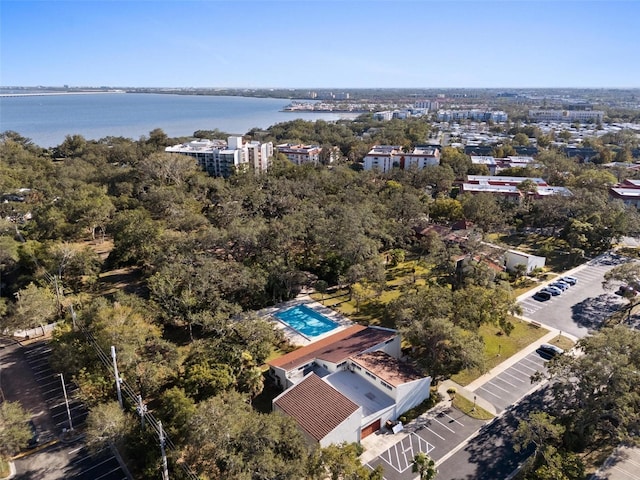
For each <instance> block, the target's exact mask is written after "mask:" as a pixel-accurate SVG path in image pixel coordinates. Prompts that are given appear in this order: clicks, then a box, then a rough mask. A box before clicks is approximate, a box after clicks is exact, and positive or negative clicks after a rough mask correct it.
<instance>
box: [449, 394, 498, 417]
mask: <svg viewBox="0 0 640 480" xmlns="http://www.w3.org/2000/svg"><path fill="white" fill-rule="evenodd" d="M452 405H453V406H454V407H456V408H457V409H458V410H460V411H461V412H462V413H464V414H466V415H469V416H470V417H471V418H477V419H478V420H491V419H492V418H493V415H492V414H491V413H489V412H487V411H486V410H485V409H484V408H482V407H479V406H478V405H476V406H475V407H474V405H473V402H472V401H470V400H468V399H466V398H464V397H463V396H462V395H456V396H455V398H454V399H453V402H452Z"/></svg>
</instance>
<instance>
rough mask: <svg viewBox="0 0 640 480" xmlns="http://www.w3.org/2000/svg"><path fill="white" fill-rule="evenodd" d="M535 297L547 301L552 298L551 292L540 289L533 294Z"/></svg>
mask: <svg viewBox="0 0 640 480" xmlns="http://www.w3.org/2000/svg"><path fill="white" fill-rule="evenodd" d="M533 298H535V299H536V300H538V301H539V302H546V301H547V300H550V299H551V294H550V293H549V292H544V291H542V290H540V291H539V292H537V293H536V294H535V295H534V296H533Z"/></svg>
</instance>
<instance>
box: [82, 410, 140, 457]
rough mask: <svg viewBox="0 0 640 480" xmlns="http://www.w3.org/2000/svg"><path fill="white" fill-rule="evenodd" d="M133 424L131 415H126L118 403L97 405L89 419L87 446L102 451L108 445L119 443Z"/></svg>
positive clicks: (90, 413)
mask: <svg viewBox="0 0 640 480" xmlns="http://www.w3.org/2000/svg"><path fill="white" fill-rule="evenodd" d="M133 424H134V421H133V418H131V415H129V414H127V413H125V412H124V411H123V410H122V409H121V408H120V405H119V404H118V402H116V401H112V402H109V403H102V404H99V405H96V406H95V407H93V408H92V409H91V411H90V412H89V415H88V417H87V426H86V430H85V435H86V438H87V444H88V445H89V446H90V447H91V448H92V449H94V450H101V449H102V448H103V447H105V446H106V445H108V444H111V443H117V442H118V441H119V440H120V439H122V438H124V437H125V436H126V435H127V434H128V433H129V431H130V430H131V426H132V425H133Z"/></svg>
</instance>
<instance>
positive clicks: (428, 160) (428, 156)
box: [364, 145, 440, 173]
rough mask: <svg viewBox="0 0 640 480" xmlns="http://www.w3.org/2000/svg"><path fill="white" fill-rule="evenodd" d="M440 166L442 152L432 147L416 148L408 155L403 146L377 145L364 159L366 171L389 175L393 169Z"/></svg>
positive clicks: (420, 168) (419, 168)
mask: <svg viewBox="0 0 640 480" xmlns="http://www.w3.org/2000/svg"><path fill="white" fill-rule="evenodd" d="M439 164H440V150H439V149H438V148H436V147H431V146H420V145H418V146H416V147H415V148H414V149H413V151H412V152H411V153H407V152H405V151H404V150H403V148H402V147H401V146H394V145H375V146H374V147H373V148H372V149H371V150H370V151H369V153H367V155H366V156H365V157H364V169H365V170H379V171H381V172H383V173H387V172H388V171H390V170H391V169H392V168H400V169H402V170H406V169H408V168H411V167H412V166H414V165H415V167H416V168H418V170H422V169H423V168H425V167H428V166H431V165H439Z"/></svg>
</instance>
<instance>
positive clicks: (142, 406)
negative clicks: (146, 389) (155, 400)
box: [136, 395, 147, 428]
mask: <svg viewBox="0 0 640 480" xmlns="http://www.w3.org/2000/svg"><path fill="white" fill-rule="evenodd" d="M136 411H137V412H138V415H140V421H141V422H142V428H144V415H145V414H146V413H147V406H146V405H145V404H144V403H142V396H141V395H138V406H137V407H136Z"/></svg>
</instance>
